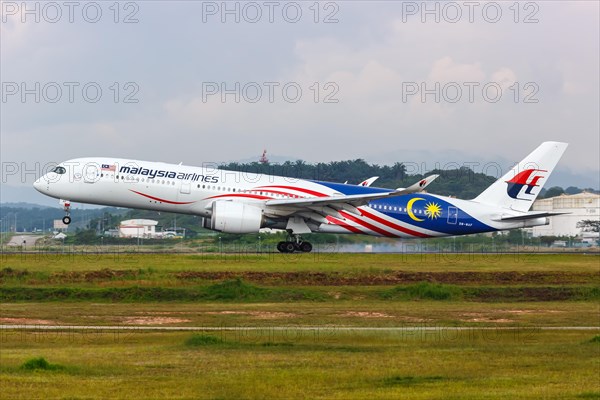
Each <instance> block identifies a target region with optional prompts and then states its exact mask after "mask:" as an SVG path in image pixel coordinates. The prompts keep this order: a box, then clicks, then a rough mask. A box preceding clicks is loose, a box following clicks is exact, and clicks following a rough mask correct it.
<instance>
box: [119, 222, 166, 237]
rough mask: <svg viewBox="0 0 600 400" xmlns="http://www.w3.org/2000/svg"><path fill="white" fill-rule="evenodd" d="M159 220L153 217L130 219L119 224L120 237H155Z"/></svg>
mask: <svg viewBox="0 0 600 400" xmlns="http://www.w3.org/2000/svg"><path fill="white" fill-rule="evenodd" d="M156 225H158V221H154V220H151V219H128V220H127V221H121V224H120V225H119V237H122V238H154V237H156Z"/></svg>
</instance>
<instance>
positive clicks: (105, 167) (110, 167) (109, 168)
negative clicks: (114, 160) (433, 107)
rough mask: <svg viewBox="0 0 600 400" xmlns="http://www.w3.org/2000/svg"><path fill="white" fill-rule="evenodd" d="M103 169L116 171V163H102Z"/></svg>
mask: <svg viewBox="0 0 600 400" xmlns="http://www.w3.org/2000/svg"><path fill="white" fill-rule="evenodd" d="M101 170H102V171H111V172H115V165H114V164H113V165H108V164H102V168H101Z"/></svg>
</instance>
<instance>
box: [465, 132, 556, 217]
mask: <svg viewBox="0 0 600 400" xmlns="http://www.w3.org/2000/svg"><path fill="white" fill-rule="evenodd" d="M567 146H568V144H567V143H561V142H544V143H542V144H541V145H540V146H539V147H538V148H537V149H535V150H534V151H532V152H531V154H529V155H528V156H527V157H525V158H524V159H523V160H522V161H521V162H519V163H518V164H517V165H515V166H514V167H513V168H512V169H511V170H510V171H508V173H506V174H505V175H504V176H503V177H502V178H500V179H498V180H497V181H496V182H494V183H493V184H492V185H491V186H490V187H488V188H487V189H485V190H484V191H483V192H482V193H481V194H480V195H479V196H477V197H476V198H475V199H474V201H477V202H479V203H485V204H491V205H495V206H498V207H503V208H510V209H512V210H515V211H523V212H525V211H528V210H529V209H530V208H531V205H532V204H533V201H534V200H535V199H536V198H537V196H538V194H539V193H540V190H542V186H544V184H545V183H546V180H547V179H548V177H549V176H550V174H551V173H552V170H553V169H554V167H555V166H556V164H557V163H558V160H559V159H560V158H561V157H562V155H563V153H564V152H565V150H566V148H567Z"/></svg>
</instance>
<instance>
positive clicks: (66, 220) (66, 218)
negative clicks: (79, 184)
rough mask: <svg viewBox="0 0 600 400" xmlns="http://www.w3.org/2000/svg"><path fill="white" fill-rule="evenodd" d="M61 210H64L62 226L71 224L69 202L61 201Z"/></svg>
mask: <svg viewBox="0 0 600 400" xmlns="http://www.w3.org/2000/svg"><path fill="white" fill-rule="evenodd" d="M60 202H61V203H62V205H63V209H64V210H65V214H66V215H65V216H64V217H63V219H62V222H63V224H65V225H69V224H70V223H71V202H70V201H69V200H61V201H60Z"/></svg>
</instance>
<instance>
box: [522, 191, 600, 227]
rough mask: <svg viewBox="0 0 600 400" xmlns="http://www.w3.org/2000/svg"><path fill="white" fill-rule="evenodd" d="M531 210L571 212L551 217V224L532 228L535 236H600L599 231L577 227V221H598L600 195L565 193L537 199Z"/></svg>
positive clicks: (599, 215) (599, 217)
mask: <svg viewBox="0 0 600 400" xmlns="http://www.w3.org/2000/svg"><path fill="white" fill-rule="evenodd" d="M531 210H532V211H548V212H568V213H570V214H565V215H556V216H554V217H550V224H549V225H545V226H536V227H533V228H531V229H532V233H533V236H583V237H594V236H596V237H597V236H598V234H597V233H596V234H593V233H591V232H582V229H581V228H578V227H577V223H578V222H579V221H582V220H585V219H591V220H596V221H597V220H598V219H600V195H597V194H594V193H588V192H582V193H578V194H572V195H568V194H563V195H560V196H556V197H551V198H549V199H540V200H536V201H535V202H534V203H533V206H532V207H531Z"/></svg>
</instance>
